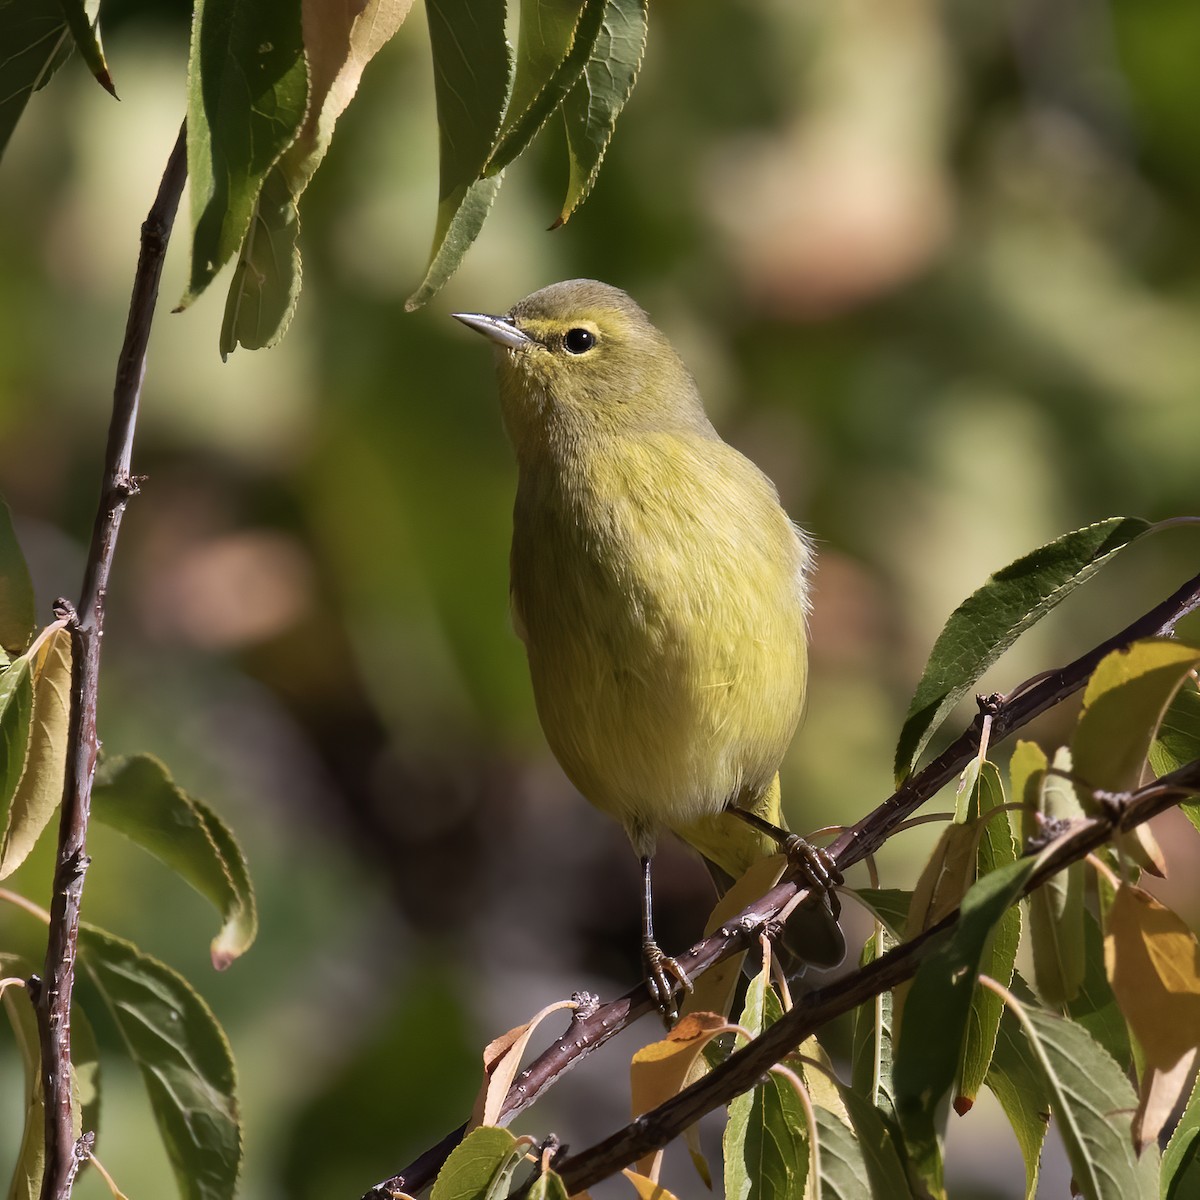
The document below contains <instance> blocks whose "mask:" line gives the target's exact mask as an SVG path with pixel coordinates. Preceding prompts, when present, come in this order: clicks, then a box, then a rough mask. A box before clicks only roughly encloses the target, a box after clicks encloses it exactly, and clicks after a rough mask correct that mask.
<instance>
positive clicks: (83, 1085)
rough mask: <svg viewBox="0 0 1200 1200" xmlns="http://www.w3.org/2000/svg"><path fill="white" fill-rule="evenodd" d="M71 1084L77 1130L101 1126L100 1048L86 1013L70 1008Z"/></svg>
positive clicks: (78, 1008) (93, 1131)
mask: <svg viewBox="0 0 1200 1200" xmlns="http://www.w3.org/2000/svg"><path fill="white" fill-rule="evenodd" d="M71 1083H72V1085H73V1086H72V1089H71V1094H72V1100H73V1101H74V1104H75V1112H74V1115H75V1121H76V1125H77V1126H78V1130H77V1134H78V1133H85V1132H90V1133H98V1131H99V1129H100V1047H99V1046H98V1045H97V1043H96V1034H95V1031H94V1030H93V1029H92V1023H91V1021H89V1020H88V1018H87V1014H86V1013H85V1012H84V1011H83V1009H82V1008H80V1007H79V1006H78V1005H77V1004H76V1005H74V1006H73V1007H72V1009H71Z"/></svg>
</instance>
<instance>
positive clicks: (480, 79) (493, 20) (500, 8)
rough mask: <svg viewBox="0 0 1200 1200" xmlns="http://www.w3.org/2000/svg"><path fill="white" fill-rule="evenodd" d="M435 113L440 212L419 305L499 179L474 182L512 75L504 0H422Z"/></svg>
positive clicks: (415, 301)
mask: <svg viewBox="0 0 1200 1200" xmlns="http://www.w3.org/2000/svg"><path fill="white" fill-rule="evenodd" d="M425 9H426V12H427V14H428V17H429V40H430V44H431V46H432V49H433V82H434V92H435V94H436V96H437V113H438V130H439V140H438V147H439V149H438V164H439V165H438V175H439V187H438V209H437V221H436V225H435V228H434V234H433V248H432V250H431V252H430V256H429V266H428V268H427V269H426V273H425V278H424V279H423V280H422V281H421V284H420V286H419V287H418V288H417V290H416V291H415V292H414V293H413V294H412V295H411V296H410V297H409V299H408V301H407V303H406V305H405V307H406V308H407V309H409V310H412V309H414V308H419V307H420V306H421V305H422V304H424V303H425V302H426V301H427V300H428V299H429V298H430V297H431V296H432V295H433V294H434V293H435V292H436V291H437V290H438V289H439V288H440V287H441V286H442V285H443V284H444V283H445V282H446V280H447V279H449V278H450V276H451V275H453V274H454V272H455V271H456V270H457V269H458V265H459V263H461V262H462V258H463V255H464V254H466V252H467V249H468V248H469V247H470V245H471V243H472V242H473V241H474V240H475V238H476V237H477V236H478V235H479V231H480V229H482V228H483V222H484V218H485V217H486V216H487V214H488V210H489V209H490V208H491V206H492V202H493V201H494V200H495V198H496V193H497V191H498V190H499V188H500V180H501V178H502V175H501V174H499V173H498V174H496V175H493V176H489V177H488V178H487V179H480V178H479V176H480V174H481V173H482V171H483V168H484V164H485V163H486V162H487V158H488V154H489V153H490V151H491V149H492V144H493V139H494V137H495V135H496V132H497V131H498V130H499V128H500V122H501V119H502V117H503V115H504V106H505V103H506V101H507V99H508V91H509V82H510V79H511V74H512V51H511V48H510V47H509V44H508V42H507V40H506V39H505V36H504V15H505V4H504V0H426V4H425Z"/></svg>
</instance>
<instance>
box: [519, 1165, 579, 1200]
mask: <svg viewBox="0 0 1200 1200" xmlns="http://www.w3.org/2000/svg"><path fill="white" fill-rule="evenodd" d="M529 1200H570V1197H569V1196H568V1195H567V1186H566V1184H565V1183H563V1181H562V1177H561V1176H560V1175H558V1174H557V1173H556V1172H554V1171H543V1172H542V1173H541V1174H540V1175H539V1176H538V1177H537V1178H536V1179H535V1180H534V1181H533V1185H532V1186H531V1187H530V1189H529Z"/></svg>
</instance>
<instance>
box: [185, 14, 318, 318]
mask: <svg viewBox="0 0 1200 1200" xmlns="http://www.w3.org/2000/svg"><path fill="white" fill-rule="evenodd" d="M307 92H308V76H307V71H306V68H305V62H304V45H303V41H302V38H301V29H300V5H299V4H296V3H295V2H294V0H200V2H199V3H198V4H197V6H196V17H195V23H194V25H193V29H192V46H191V54H190V58H189V61H188V112H187V143H188V145H187V155H188V177H189V180H190V195H191V212H192V263H191V271H190V276H189V282H188V289H187V292H186V293H185V295H184V297H183V300H182V301H181V307H182V306H186V305H188V304H190V303H191V302H192V301H193V300H194V299H195V298H196V297H197V296H198V295H200V293H201V292H203V291H204V289H205V288H206V287H207V286H208V285H209V284H210V283H211V282H212V280H213V278H214V276H215V275H216V274H217V272H218V271H220V269H221V268H222V267H223V266H224V265H225V264H226V263H227V262H228V261H229V260H230V258H232V257H233V255H234V254H235V253H237V251H238V249H239V248H240V247H241V244H242V241H243V239H244V238H245V237H246V234H247V232H248V230H249V228H250V221H251V218H252V216H253V214H254V208H255V204H256V203H257V201H258V196H259V193H260V191H261V189H262V185H263V181H264V180H265V179H266V176H267V173H268V172H269V171H270V170H271V168H272V167H273V166H274V165H275V163H276V162H277V161H278V160H279V156H280V155H281V154H282V153H283V152H284V150H286V149H287V147H288V146H289V145H291V143H292V142H293V141H294V140H295V137H296V133H297V131H298V130H299V128H300V123H301V121H303V119H304V113H305V102H306V98H307Z"/></svg>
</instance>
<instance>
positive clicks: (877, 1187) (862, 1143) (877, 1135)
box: [842, 1087, 912, 1200]
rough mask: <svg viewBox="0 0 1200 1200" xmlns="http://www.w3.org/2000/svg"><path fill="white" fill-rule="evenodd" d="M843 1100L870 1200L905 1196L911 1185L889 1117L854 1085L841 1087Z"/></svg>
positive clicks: (893, 1198)
mask: <svg viewBox="0 0 1200 1200" xmlns="http://www.w3.org/2000/svg"><path fill="white" fill-rule="evenodd" d="M842 1100H843V1101H844V1102H845V1104H846V1111H847V1112H848V1113H849V1114H850V1123H851V1124H852V1125H853V1126H854V1133H855V1136H856V1137H857V1139H858V1148H859V1151H860V1153H861V1154H862V1156H863V1166H864V1167H865V1168H866V1172H867V1179H868V1180H869V1182H870V1185H871V1190H870V1192H869V1193H868V1194H869V1195H870V1196H871V1197H872V1200H875V1198H876V1197H883V1196H887V1197H889V1200H908V1198H909V1197H910V1196H911V1195H912V1189H911V1187H910V1186H909V1181H908V1176H907V1174H906V1173H905V1170H904V1164H903V1162H902V1161H901V1159H900V1153H899V1151H898V1150H897V1139H896V1138H895V1137H894V1136H893V1133H892V1129H891V1126H890V1122H889V1120H888V1118H887V1117H886V1116H885V1114H884V1113H882V1112H880V1110H879V1109H878V1108H876V1107H875V1105H873V1104H872V1103H871V1102H870V1101H869V1100H868V1099H866V1097H865V1096H864V1095H863V1094H862V1092H861V1091H860V1090H859V1089H858V1088H857V1087H848V1088H843V1089H842Z"/></svg>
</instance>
